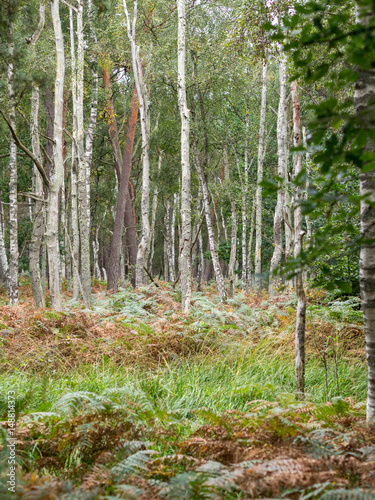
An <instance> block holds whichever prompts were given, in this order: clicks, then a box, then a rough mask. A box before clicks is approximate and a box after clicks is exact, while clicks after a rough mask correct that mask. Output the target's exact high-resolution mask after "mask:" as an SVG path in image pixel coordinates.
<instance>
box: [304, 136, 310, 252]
mask: <svg viewBox="0 0 375 500" xmlns="http://www.w3.org/2000/svg"><path fill="white" fill-rule="evenodd" d="M302 136H303V145H304V147H305V148H306V193H305V200H307V198H308V193H309V187H310V181H309V177H310V163H311V158H310V153H309V152H308V151H307V140H306V128H305V127H302ZM305 222H306V240H307V243H309V242H310V240H311V236H312V231H311V221H310V217H309V216H308V215H305Z"/></svg>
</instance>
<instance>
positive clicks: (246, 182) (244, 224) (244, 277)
mask: <svg viewBox="0 0 375 500" xmlns="http://www.w3.org/2000/svg"><path fill="white" fill-rule="evenodd" d="M248 146H249V114H248V113H246V140H245V166H244V167H245V168H244V180H243V184H242V204H241V212H242V213H241V216H242V239H241V243H242V290H246V288H247V279H248V276H247V248H246V236H247V195H248V191H249V151H248ZM238 167H239V165H238Z"/></svg>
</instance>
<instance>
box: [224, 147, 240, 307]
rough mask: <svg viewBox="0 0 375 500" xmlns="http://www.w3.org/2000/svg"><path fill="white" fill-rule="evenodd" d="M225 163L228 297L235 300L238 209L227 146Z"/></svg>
mask: <svg viewBox="0 0 375 500" xmlns="http://www.w3.org/2000/svg"><path fill="white" fill-rule="evenodd" d="M223 162H224V172H225V183H226V185H227V192H228V198H229V202H230V208H231V219H230V220H231V245H230V259H229V268H228V277H229V293H228V297H229V298H233V296H234V280H235V272H234V271H235V269H234V268H235V265H236V255H237V209H236V204H235V203H234V201H233V198H232V195H231V192H230V178H229V161H228V150H227V148H226V145H224V151H223Z"/></svg>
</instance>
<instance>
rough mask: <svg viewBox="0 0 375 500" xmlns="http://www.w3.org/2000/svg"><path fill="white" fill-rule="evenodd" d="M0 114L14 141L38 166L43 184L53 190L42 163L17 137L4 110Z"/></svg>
mask: <svg viewBox="0 0 375 500" xmlns="http://www.w3.org/2000/svg"><path fill="white" fill-rule="evenodd" d="M0 113H1V116H2V117H3V118H4V121H5V122H6V124H7V125H8V127H9V130H10V133H11V134H12V136H13V139H14V141H15V143H16V144H17V146H18V147H19V148H20V149H22V151H23V152H24V153H26V155H27V156H28V157H29V158H31V159H32V160H33V162H34V165H35V166H36V168H37V169H38V171H39V173H40V175H41V177H42V179H43V182H44V184H45V185H46V186H47V187H48V189H50V188H51V183H50V181H49V179H48V177H47V174H46V171H45V170H44V168H43V165H42V164H41V163H40V161H39V160H38V158H37V157H36V156H35V155H34V153H32V152H31V151H30V150H29V149H28V148H27V147H26V146H24V145H23V144H22V142H21V141H20V139H19V137H18V136H17V134H16V132H15V130H14V128H13V127H12V124H11V123H10V121H9V120H8V118H7V117H6V116H5V115H4V113H3V112H2V110H1V109H0Z"/></svg>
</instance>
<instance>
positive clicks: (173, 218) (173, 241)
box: [171, 193, 178, 275]
mask: <svg viewBox="0 0 375 500" xmlns="http://www.w3.org/2000/svg"><path fill="white" fill-rule="evenodd" d="M177 204H178V202H177V194H176V193H174V195H173V205H172V206H171V214H172V215H171V256H172V258H171V265H172V266H173V274H174V275H176V212H177Z"/></svg>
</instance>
